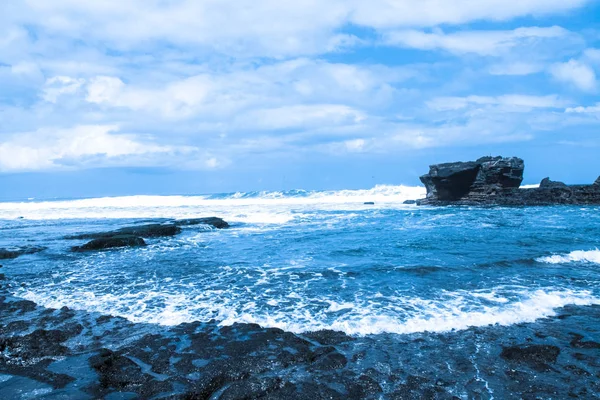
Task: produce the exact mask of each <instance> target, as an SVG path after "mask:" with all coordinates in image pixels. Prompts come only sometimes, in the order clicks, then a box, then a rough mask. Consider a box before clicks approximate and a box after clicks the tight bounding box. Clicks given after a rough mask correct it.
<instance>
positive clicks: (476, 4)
mask: <svg viewBox="0 0 600 400" xmlns="http://www.w3.org/2000/svg"><path fill="white" fill-rule="evenodd" d="M587 2H588V1H587V0H521V1H518V2H506V1H505V0H478V1H472V0H420V1H414V0H373V1H370V2H365V1H363V0H328V1H318V0H297V1H294V2H281V1H279V0H256V1H253V2H252V3H251V4H250V3H248V4H240V3H239V2H237V1H233V0H222V1H197V0H179V1H145V0H129V1H120V0H103V1H99V0H90V1H75V0H53V1H51V2H49V1H47V0H15V1H14V2H11V4H10V5H9V6H6V7H7V10H6V12H5V13H4V14H5V16H4V17H3V18H2V19H0V24H2V23H3V24H5V25H7V26H10V25H12V24H21V25H23V24H27V25H28V26H32V27H36V28H39V29H41V30H43V32H44V33H45V34H46V35H49V36H64V37H70V38H73V37H76V38H80V40H83V41H87V42H93V43H97V42H103V43H105V42H106V43H108V44H109V45H111V46H116V47H118V48H125V49H131V48H136V47H139V46H147V45H148V43H150V42H152V41H156V40H160V41H162V42H166V43H171V44H175V45H178V46H196V47H198V46H200V48H199V50H201V49H202V48H205V49H206V48H210V49H212V50H216V51H217V52H222V53H226V54H237V55H252V56H257V55H260V56H297V55H302V54H318V53H323V52H329V51H332V50H335V49H336V48H340V47H344V46H346V45H348V44H350V45H352V44H354V43H355V42H356V38H354V37H352V36H350V35H348V34H344V33H343V32H340V29H341V28H343V27H345V26H347V25H349V24H355V25H360V26H364V27H369V28H374V29H378V30H380V29H383V30H386V29H393V28H402V27H434V26H438V25H442V24H450V25H458V24H463V23H468V22H471V21H480V20H493V21H498V20H509V19H512V18H515V17H522V16H528V15H544V14H553V13H562V12H565V11H568V10H571V9H575V8H579V7H582V6H583V5H584V4H586V3H587Z"/></svg>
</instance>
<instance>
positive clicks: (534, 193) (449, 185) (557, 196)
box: [417, 157, 600, 206]
mask: <svg viewBox="0 0 600 400" xmlns="http://www.w3.org/2000/svg"><path fill="white" fill-rule="evenodd" d="M524 170H525V163H524V161H523V160H522V159H520V158H517V157H510V158H504V157H483V158H480V159H478V160H476V161H470V162H454V163H445V164H435V165H431V166H430V169H429V173H428V174H425V175H423V176H421V178H420V179H421V182H423V184H424V185H425V187H426V189H427V197H426V198H425V199H421V200H419V201H418V202H417V204H420V205H433V206H445V205H469V206H472V205H482V206H496V205H500V206H545V205H559V204H571V205H598V204H600V185H599V184H597V182H598V181H596V183H594V184H591V185H566V184H564V183H563V182H555V181H551V180H550V179H549V178H545V179H544V180H542V182H541V183H540V186H539V187H538V188H531V189H520V188H519V186H520V184H521V182H522V180H523V173H524ZM599 179H600V178H599Z"/></svg>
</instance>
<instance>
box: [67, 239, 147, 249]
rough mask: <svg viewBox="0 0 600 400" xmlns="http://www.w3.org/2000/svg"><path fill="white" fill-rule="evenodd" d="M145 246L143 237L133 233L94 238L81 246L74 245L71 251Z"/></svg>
mask: <svg viewBox="0 0 600 400" xmlns="http://www.w3.org/2000/svg"><path fill="white" fill-rule="evenodd" d="M140 246H146V242H145V241H144V239H142V238H141V237H138V236H134V235H117V236H112V237H106V238H99V239H94V240H92V241H91V242H88V243H86V244H84V245H83V246H75V247H73V248H72V250H73V251H94V250H106V249H112V248H118V247H140Z"/></svg>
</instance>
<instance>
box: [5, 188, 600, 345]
mask: <svg viewBox="0 0 600 400" xmlns="http://www.w3.org/2000/svg"><path fill="white" fill-rule="evenodd" d="M423 195H424V193H423V189H422V188H410V187H402V186H378V187H375V188H374V189H371V190H362V191H338V192H305V191H292V192H285V193H282V192H273V193H264V192H262V193H235V194H223V195H209V196H193V197H186V196H167V197H157V196H134V197H124V198H103V199H83V200H63V201H36V200H33V201H27V202H21V203H0V247H10V246H21V245H36V246H46V247H48V249H47V250H45V251H44V252H41V253H38V254H35V255H25V256H22V257H20V258H18V259H16V260H11V261H6V262H4V264H5V266H6V268H4V269H3V271H2V272H3V273H5V275H6V276H7V279H8V280H9V281H10V282H11V284H12V285H11V288H12V289H11V291H12V294H14V295H16V296H18V297H22V298H25V299H28V300H32V301H35V302H36V303H38V304H40V305H42V306H46V307H52V308H60V307H62V306H68V307H70V308H72V309H79V310H86V311H94V312H100V313H102V314H111V315H115V316H122V317H125V318H127V319H129V320H131V321H133V322H148V323H154V324H161V325H176V324H180V323H182V322H191V321H201V322H207V321H210V320H215V321H217V322H218V323H219V324H221V325H231V324H233V323H235V322H251V323H258V324H260V325H262V326H265V327H278V328H282V329H284V330H287V331H292V332H295V333H302V332H308V331H314V330H319V329H334V330H340V331H343V332H345V333H347V334H351V335H356V336H364V335H373V334H382V333H392V334H407V333H417V332H426V331H427V332H446V331H451V330H464V329H467V328H469V327H484V326H490V325H495V324H499V325H505V326H509V325H513V324H518V323H522V322H534V321H536V320H538V319H540V318H545V317H549V316H553V315H555V314H556V313H557V312H558V311H559V310H560V309H561V308H562V307H565V306H568V305H578V306H588V305H594V304H600V275H599V274H598V270H599V269H600V251H599V250H598V249H597V248H598V246H599V238H600V213H599V211H600V208H598V207H585V208H581V207H564V206H561V207H544V208H489V209H485V208H456V207H446V208H421V207H416V206H411V205H403V204H402V201H403V200H406V199H415V198H419V197H422V196H423ZM366 201H374V202H375V205H365V204H363V203H364V202H366ZM212 215H215V216H219V217H223V218H224V219H225V220H227V221H228V222H230V223H231V225H232V227H231V228H230V229H228V230H210V229H207V228H205V227H198V226H196V227H187V228H184V232H183V233H182V234H180V235H177V236H175V237H173V238H158V239H149V240H148V243H149V246H148V247H145V248H137V249H126V250H111V251H104V252H97V253H87V254H84V253H71V252H69V249H70V247H71V246H75V245H79V244H81V243H82V242H81V241H76V240H66V239H64V236H66V235H69V234H73V233H84V232H95V231H106V230H111V229H114V228H118V227H121V226H126V225H131V224H134V223H136V222H139V221H140V220H145V219H157V218H182V217H196V216H198V217H201V216H202V217H203V216H212ZM20 217H22V218H20ZM586 323H589V324H595V325H597V324H599V321H594V320H591V321H586Z"/></svg>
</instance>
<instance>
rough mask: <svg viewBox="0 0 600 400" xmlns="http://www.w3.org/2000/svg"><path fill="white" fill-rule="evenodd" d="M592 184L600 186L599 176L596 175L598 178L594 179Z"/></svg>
mask: <svg viewBox="0 0 600 400" xmlns="http://www.w3.org/2000/svg"><path fill="white" fill-rule="evenodd" d="M594 185H597V186H600V176H599V177H598V179H596V181H595V182H594Z"/></svg>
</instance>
